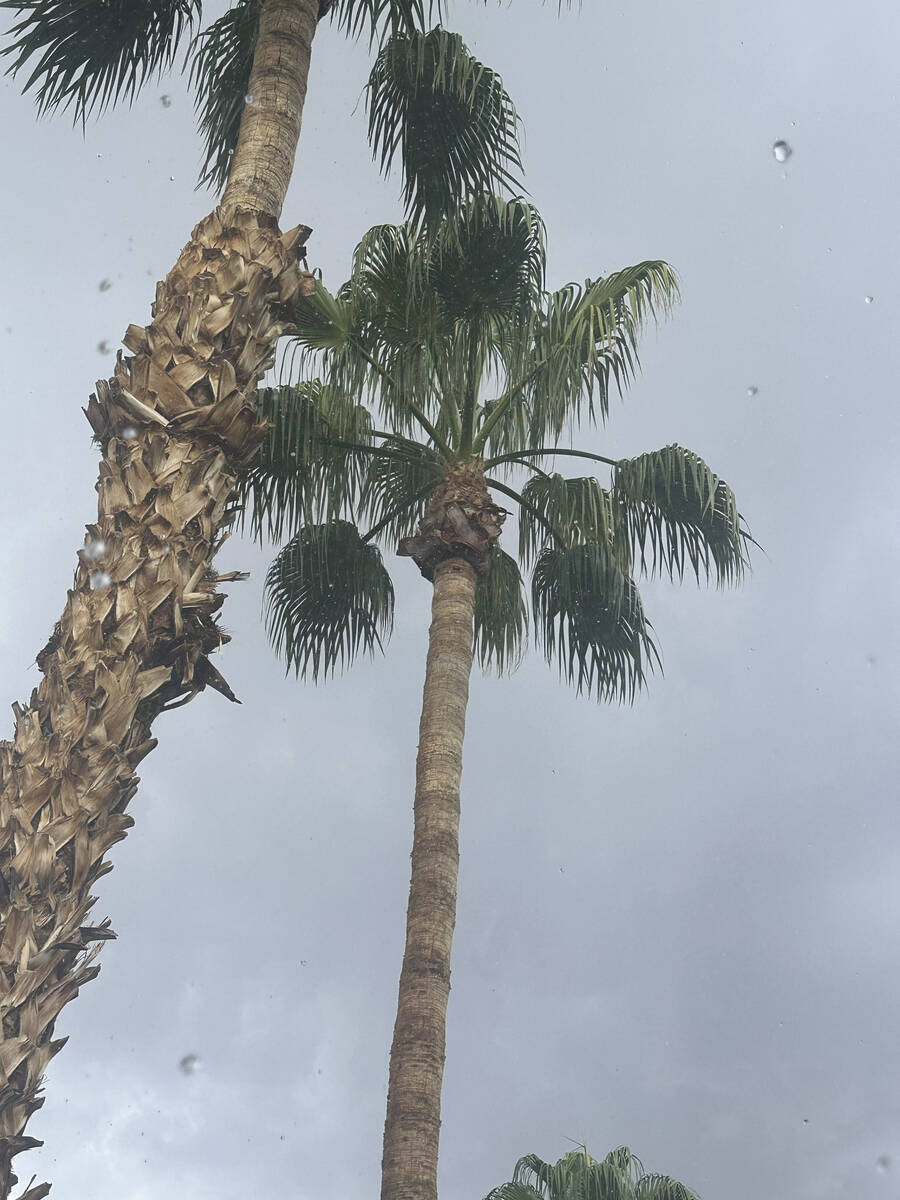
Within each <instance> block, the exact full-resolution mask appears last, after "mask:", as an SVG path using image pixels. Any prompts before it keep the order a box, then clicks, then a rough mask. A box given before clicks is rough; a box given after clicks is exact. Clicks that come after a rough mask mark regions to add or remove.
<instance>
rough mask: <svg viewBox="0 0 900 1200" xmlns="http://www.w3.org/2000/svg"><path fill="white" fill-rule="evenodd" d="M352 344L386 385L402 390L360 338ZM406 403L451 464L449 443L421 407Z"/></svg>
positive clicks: (352, 340) (408, 401)
mask: <svg viewBox="0 0 900 1200" xmlns="http://www.w3.org/2000/svg"><path fill="white" fill-rule="evenodd" d="M350 342H351V345H353V347H354V348H355V349H356V350H357V351H358V352H359V354H360V355H361V356H362V357H363V358H364V359H365V360H366V362H367V363H368V364H369V366H370V367H372V368H373V370H374V371H376V372H377V373H378V375H379V376H380V377H381V378H382V379H383V380H385V382H386V383H388V384H390V385H391V387H393V388H396V389H397V391H399V390H400V389H399V388H397V384H396V383H395V382H394V380H393V378H392V376H391V375H390V374H389V373H388V372H387V371H386V370H385V369H384V367H383V366H382V365H381V363H380V362H378V360H377V359H375V358H373V357H372V355H371V354H370V353H369V352H368V350H367V349H366V348H365V346H363V345H362V343H361V342H360V341H359V339H358V338H351V339H350ZM405 403H406V407H407V408H408V409H409V411H410V412H411V413H412V415H413V416H414V417H415V418H416V420H417V421H418V422H419V424H420V425H421V426H422V428H423V429H424V430H425V432H426V433H427V434H428V436H429V437H430V438H431V440H432V441H433V442H434V444H435V446H437V448H438V450H440V452H441V453H442V454H443V455H444V457H445V458H446V459H447V461H448V462H449V461H450V459H451V458H452V457H453V452H452V450H451V449H450V447H449V446H448V445H447V443H446V442H445V441H444V439H443V438H442V437H441V435H440V434H439V433H438V431H437V430H436V429H435V427H434V426H433V425H432V424H431V422H430V421H429V420H428V418H427V417H426V416H425V414H424V413H423V412H422V410H421V409H420V408H419V406H418V405H417V404H416V403H415V402H414V401H412V400H410V399H408V398H405Z"/></svg>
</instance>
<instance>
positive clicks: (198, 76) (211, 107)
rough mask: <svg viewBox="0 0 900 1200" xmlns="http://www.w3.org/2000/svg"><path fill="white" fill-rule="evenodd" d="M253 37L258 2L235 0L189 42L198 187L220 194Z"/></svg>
mask: <svg viewBox="0 0 900 1200" xmlns="http://www.w3.org/2000/svg"><path fill="white" fill-rule="evenodd" d="M258 33H259V0H238V2H237V3H236V4H235V6H234V7H233V8H230V9H228V11H227V12H226V13H224V15H223V16H221V17H219V19H218V20H217V21H213V23H212V25H210V26H209V28H208V29H204V30H203V32H202V33H200V34H198V35H197V37H195V38H194V39H193V41H192V42H191V45H190V49H189V51H188V55H189V57H192V62H191V69H190V75H189V82H190V85H191V87H193V89H194V93H195V98H194V108H195V110H196V112H197V117H198V125H199V129H200V133H201V135H202V137H203V144H204V151H203V153H204V158H203V166H202V167H201V170H200V179H199V182H198V185H197V186H198V187H203V186H204V185H209V186H210V187H212V188H214V189H215V190H216V191H219V190H221V189H222V188H223V187H224V186H225V184H226V182H227V181H228V173H229V171H230V170H231V158H232V155H233V154H234V150H235V147H236V146H237V140H238V133H239V132H240V127H241V116H242V115H243V112H244V105H245V104H246V102H247V93H248V91H249V88H250V71H251V68H252V67H253V52H254V50H255V49H256V38H257V35H258Z"/></svg>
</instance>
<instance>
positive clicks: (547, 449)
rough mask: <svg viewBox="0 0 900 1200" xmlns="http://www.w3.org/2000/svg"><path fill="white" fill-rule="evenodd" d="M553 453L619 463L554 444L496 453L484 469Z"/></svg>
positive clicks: (616, 460) (609, 464) (600, 455)
mask: <svg viewBox="0 0 900 1200" xmlns="http://www.w3.org/2000/svg"><path fill="white" fill-rule="evenodd" d="M555 454H567V455H570V456H572V457H573V458H589V459H591V460H592V461H593V462H602V463H606V464H607V466H610V467H617V466H618V465H619V461H618V459H615V458H604V456H603V455H602V454H589V453H588V451H587V450H560V449H558V448H557V447H555V446H542V447H541V449H540V450H515V451H513V452H512V453H510V454H498V455H497V457H496V458H491V459H488V461H487V462H486V463H485V464H484V469H485V470H486V471H489V470H490V469H491V467H496V466H497V465H498V463H505V462H518V461H519V460H520V459H522V458H526V457H528V458H531V457H533V458H543V457H547V458H552V457H553V455H555ZM523 465H525V464H523Z"/></svg>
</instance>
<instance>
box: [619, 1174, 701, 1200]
mask: <svg viewBox="0 0 900 1200" xmlns="http://www.w3.org/2000/svg"><path fill="white" fill-rule="evenodd" d="M634 1197H635V1200H700V1197H699V1196H698V1195H697V1193H696V1192H695V1191H692V1190H691V1188H689V1187H686V1186H685V1184H683V1183H679V1182H678V1180H677V1179H670V1178H669V1177H668V1175H645V1176H644V1177H643V1178H642V1179H639V1180H638V1184H637V1187H636V1189H635V1193H634Z"/></svg>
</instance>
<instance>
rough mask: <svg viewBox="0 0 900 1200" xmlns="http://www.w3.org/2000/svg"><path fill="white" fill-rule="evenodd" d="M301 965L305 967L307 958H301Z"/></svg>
mask: <svg viewBox="0 0 900 1200" xmlns="http://www.w3.org/2000/svg"><path fill="white" fill-rule="evenodd" d="M300 966H301V967H305V966H306V959H305V958H301V959H300Z"/></svg>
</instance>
